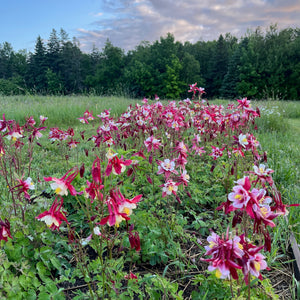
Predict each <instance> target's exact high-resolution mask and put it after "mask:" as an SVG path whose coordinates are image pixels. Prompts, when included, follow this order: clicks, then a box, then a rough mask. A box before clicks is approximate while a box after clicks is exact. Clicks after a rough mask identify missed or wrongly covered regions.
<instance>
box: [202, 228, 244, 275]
mask: <svg viewBox="0 0 300 300" xmlns="http://www.w3.org/2000/svg"><path fill="white" fill-rule="evenodd" d="M207 241H208V242H209V245H208V246H205V249H206V253H205V255H211V256H212V258H210V259H203V260H204V261H208V262H210V265H209V267H208V271H216V276H217V277H218V278H224V279H229V278H230V275H231V276H232V278H234V279H238V274H237V271H236V269H242V267H241V266H240V265H239V264H238V263H237V259H242V257H243V254H244V251H243V246H242V245H241V243H240V241H241V239H240V237H238V236H234V237H232V238H229V232H228V230H227V233H226V237H225V238H224V237H222V238H220V236H218V235H217V234H216V233H214V232H213V233H212V235H211V236H209V237H208V238H207Z"/></svg>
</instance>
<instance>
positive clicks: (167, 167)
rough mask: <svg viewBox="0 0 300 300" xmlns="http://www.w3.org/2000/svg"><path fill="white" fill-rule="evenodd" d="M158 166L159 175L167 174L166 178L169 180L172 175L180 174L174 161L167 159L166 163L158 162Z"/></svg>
mask: <svg viewBox="0 0 300 300" xmlns="http://www.w3.org/2000/svg"><path fill="white" fill-rule="evenodd" d="M157 164H158V171H157V174H158V175H160V174H165V176H166V178H169V176H170V175H171V173H173V174H178V172H177V171H176V170H175V162H174V160H170V159H168V158H167V159H165V160H164V161H160V160H158V161H157Z"/></svg>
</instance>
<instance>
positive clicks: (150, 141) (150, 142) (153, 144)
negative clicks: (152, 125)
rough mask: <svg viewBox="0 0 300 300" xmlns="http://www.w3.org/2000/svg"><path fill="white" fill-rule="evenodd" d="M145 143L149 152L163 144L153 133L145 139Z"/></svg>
mask: <svg viewBox="0 0 300 300" xmlns="http://www.w3.org/2000/svg"><path fill="white" fill-rule="evenodd" d="M144 144H145V146H146V148H147V151H148V152H151V151H152V150H156V149H159V147H160V146H161V143H160V140H158V139H156V138H155V137H154V136H153V135H152V136H150V137H148V138H147V139H146V140H145V141H144Z"/></svg>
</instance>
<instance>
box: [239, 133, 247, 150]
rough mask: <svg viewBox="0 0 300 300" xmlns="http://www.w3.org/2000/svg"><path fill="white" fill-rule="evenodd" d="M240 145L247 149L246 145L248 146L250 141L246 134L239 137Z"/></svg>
mask: <svg viewBox="0 0 300 300" xmlns="http://www.w3.org/2000/svg"><path fill="white" fill-rule="evenodd" d="M239 144H240V145H241V146H242V147H244V148H246V145H248V140H247V136H246V135H245V134H242V133H241V134H240V135H239Z"/></svg>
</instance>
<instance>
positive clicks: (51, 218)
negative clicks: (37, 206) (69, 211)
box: [36, 198, 69, 230]
mask: <svg viewBox="0 0 300 300" xmlns="http://www.w3.org/2000/svg"><path fill="white" fill-rule="evenodd" d="M62 205H63V199H62V198H61V199H60V201H59V202H58V200H57V198H55V200H54V202H53V203H52V205H51V207H50V209H49V210H48V211H45V212H43V213H41V214H40V215H38V216H37V217H36V219H38V220H39V221H44V222H45V223H46V225H47V226H48V227H49V228H51V229H52V230H59V227H60V225H61V223H62V221H65V222H67V223H68V224H69V222H68V220H67V218H66V216H65V212H63V211H62Z"/></svg>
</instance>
